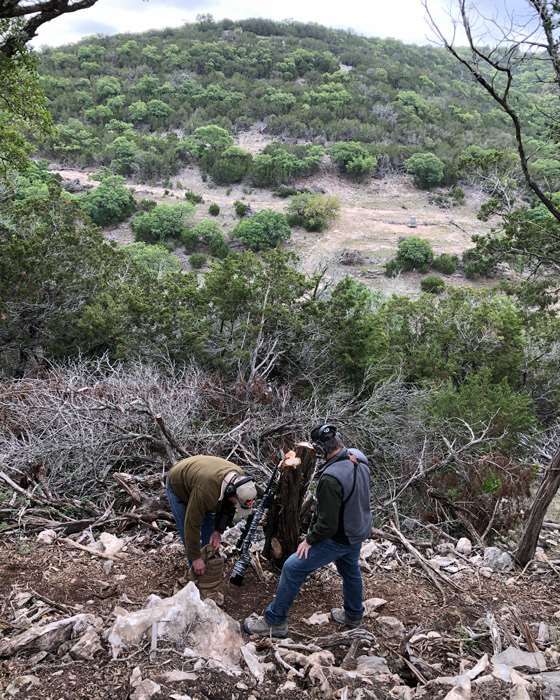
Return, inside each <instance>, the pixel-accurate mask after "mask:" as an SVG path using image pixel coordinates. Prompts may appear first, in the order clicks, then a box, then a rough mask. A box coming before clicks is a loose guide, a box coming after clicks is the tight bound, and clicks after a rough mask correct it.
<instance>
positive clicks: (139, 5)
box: [33, 0, 526, 47]
mask: <svg viewBox="0 0 560 700" xmlns="http://www.w3.org/2000/svg"><path fill="white" fill-rule="evenodd" d="M472 2H473V4H474V5H475V6H476V7H477V8H478V9H480V10H481V11H484V12H490V13H492V14H496V13H498V14H499V13H501V14H503V13H505V12H516V13H518V12H522V10H523V9H524V8H526V0H472ZM429 4H430V7H431V10H432V12H433V14H434V17H435V18H436V20H437V22H438V24H440V25H441V26H442V27H444V28H445V29H446V30H448V31H449V29H450V27H451V19H450V16H449V13H450V7H451V6H452V5H453V0H429ZM200 13H211V14H212V15H213V16H214V18H215V19H224V18H229V19H234V20H235V19H245V18H248V17H267V18H270V19H276V20H284V19H293V20H298V21H302V22H318V23H319V24H324V25H327V26H329V27H336V28H341V29H353V30H355V31H356V32H358V33H359V34H363V35H365V36H377V37H384V38H385V37H392V38H395V39H400V40H402V41H405V42H411V43H417V44H426V43H428V42H429V41H430V40H432V39H433V34H432V33H431V31H430V29H429V27H428V25H427V22H426V17H425V11H424V8H423V7H422V3H421V0H344V2H335V1H334V0H330V2H329V0H281V1H280V2H279V1H278V0H98V2H97V4H96V5H94V6H93V7H92V8H89V9H87V10H81V11H79V12H75V13H72V14H67V15H64V16H62V17H59V18H58V19H56V20H53V21H52V22H48V23H47V24H45V25H43V26H42V27H41V28H40V30H39V33H38V36H37V38H36V39H35V40H34V41H33V44H34V45H35V46H36V47H39V46H44V45H48V46H58V45H61V44H66V43H70V42H73V41H78V40H79V39H81V38H83V37H85V36H89V35H92V34H116V33H122V32H125V33H134V32H143V31H146V30H148V29H162V28H164V27H176V26H180V25H181V24H184V23H185V22H192V21H194V20H195V19H196V16H197V15H198V14H200Z"/></svg>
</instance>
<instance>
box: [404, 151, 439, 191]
mask: <svg viewBox="0 0 560 700" xmlns="http://www.w3.org/2000/svg"><path fill="white" fill-rule="evenodd" d="M405 167H406V171H407V172H408V173H410V175H412V176H413V177H414V184H415V185H416V187H418V188H420V189H422V190H431V189H432V187H437V186H438V185H441V183H442V182H443V178H444V174H445V164H444V163H443V161H441V160H440V159H439V158H438V157H437V156H436V155H434V154H433V153H415V154H414V155H413V156H411V157H410V158H409V159H408V160H407V161H406V162H405Z"/></svg>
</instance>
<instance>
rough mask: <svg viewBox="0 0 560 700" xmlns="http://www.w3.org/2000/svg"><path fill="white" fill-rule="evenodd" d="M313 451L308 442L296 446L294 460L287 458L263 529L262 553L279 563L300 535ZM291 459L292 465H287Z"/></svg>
mask: <svg viewBox="0 0 560 700" xmlns="http://www.w3.org/2000/svg"><path fill="white" fill-rule="evenodd" d="M315 460H316V455H315V450H314V449H313V447H312V445H310V444H309V443H308V442H301V443H299V444H298V445H296V448H295V459H293V460H289V459H288V460H286V462H285V467H284V469H282V472H281V474H280V478H279V480H278V486H277V488H276V493H275V495H274V500H273V502H272V505H271V507H270V509H269V511H268V516H267V521H266V525H265V528H264V532H265V537H266V539H265V544H264V550H263V554H264V556H265V557H266V558H267V559H269V560H271V561H273V562H274V563H275V564H278V565H279V566H280V565H282V564H283V563H284V561H285V560H286V559H287V558H288V557H289V556H290V554H293V553H294V552H295V551H296V549H297V546H298V544H299V539H300V535H301V515H302V512H301V511H302V506H303V502H304V499H305V495H306V493H307V487H308V486H309V482H310V480H311V477H312V476H313V471H314V469H315ZM290 461H293V462H294V466H291V465H290Z"/></svg>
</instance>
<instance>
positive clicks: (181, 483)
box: [166, 455, 257, 576]
mask: <svg viewBox="0 0 560 700" xmlns="http://www.w3.org/2000/svg"><path fill="white" fill-rule="evenodd" d="M166 491H167V499H168V501H169V505H170V507H171V511H172V512H173V516H174V518H175V522H176V524H177V530H178V532H179V537H180V538H181V541H182V542H183V544H184V545H185V549H186V553H187V559H188V560H189V562H190V563H192V568H193V570H194V573H195V574H196V575H197V576H202V575H203V574H204V571H205V568H206V567H205V564H204V561H203V559H202V557H201V551H200V550H201V545H206V544H208V543H209V542H210V544H211V545H212V546H213V548H214V549H218V548H219V547H220V542H221V535H222V533H223V532H224V530H225V529H226V528H227V527H229V526H230V525H231V524H232V522H233V518H234V515H235V510H236V508H237V507H240V508H243V509H249V508H251V507H252V505H253V501H254V500H255V498H256V495H257V491H256V487H255V483H254V481H253V480H252V479H251V478H250V477H247V476H245V474H244V473H243V469H241V467H238V466H237V465H236V464H233V462H228V461H227V460H225V459H222V458H221V457H212V456H210V455H195V456H194V457H187V458H186V459H182V460H181V461H180V462H177V464H175V465H174V466H173V467H171V469H170V471H169V474H168V476H167V485H166Z"/></svg>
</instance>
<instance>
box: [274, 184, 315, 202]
mask: <svg viewBox="0 0 560 700" xmlns="http://www.w3.org/2000/svg"><path fill="white" fill-rule="evenodd" d="M307 192H309V190H306V189H301V188H298V187H290V185H280V186H279V187H277V188H276V189H275V190H274V192H273V193H272V194H273V195H274V196H275V197H280V198H281V199H286V198H287V197H293V196H294V195H296V194H305V193H307Z"/></svg>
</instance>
